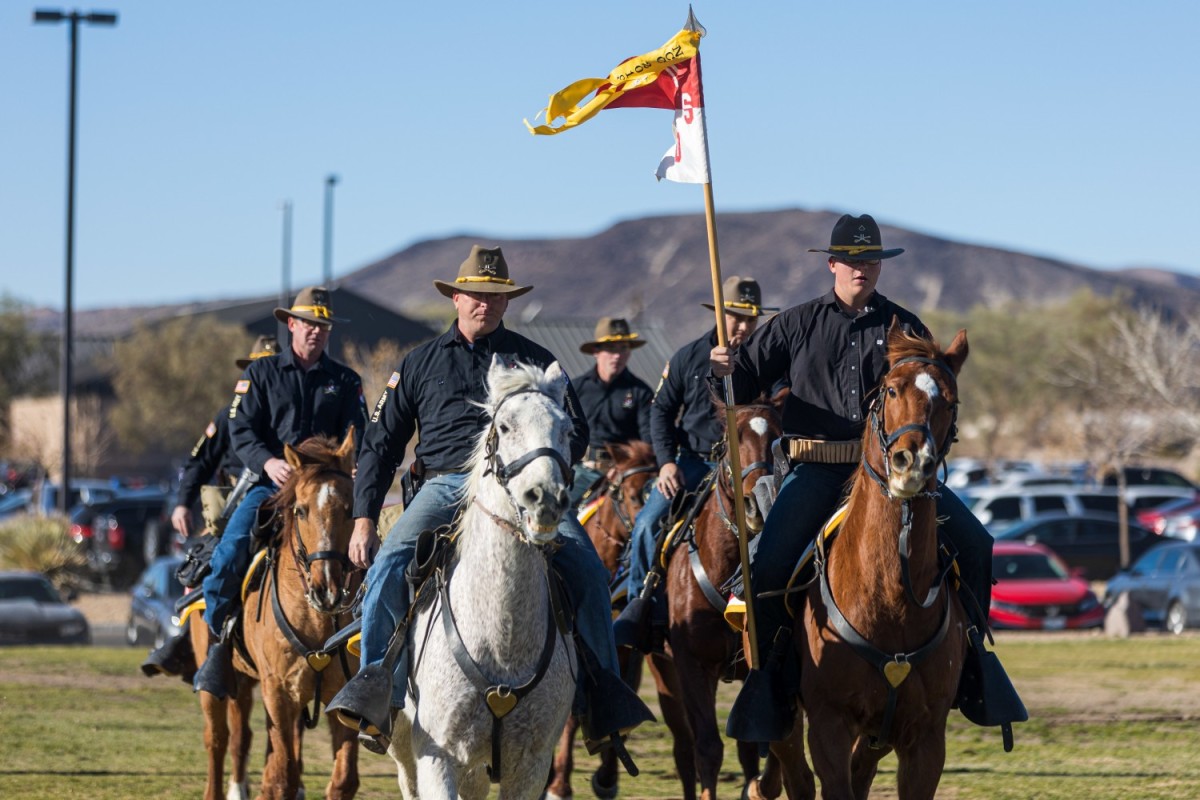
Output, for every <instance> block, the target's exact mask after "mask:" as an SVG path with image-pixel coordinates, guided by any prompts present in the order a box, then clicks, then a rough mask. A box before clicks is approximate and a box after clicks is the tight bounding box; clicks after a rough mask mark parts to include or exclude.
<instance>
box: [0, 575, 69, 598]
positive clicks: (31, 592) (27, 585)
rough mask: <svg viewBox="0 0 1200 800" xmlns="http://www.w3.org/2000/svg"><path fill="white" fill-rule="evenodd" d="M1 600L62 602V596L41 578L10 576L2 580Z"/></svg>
mask: <svg viewBox="0 0 1200 800" xmlns="http://www.w3.org/2000/svg"><path fill="white" fill-rule="evenodd" d="M0 600H33V601H34V602H37V603H61V602H62V598H61V597H59V596H58V593H57V592H55V591H54V587H53V586H51V585H50V584H49V583H47V582H46V581H44V580H41V579H40V578H9V579H7V580H3V581H0Z"/></svg>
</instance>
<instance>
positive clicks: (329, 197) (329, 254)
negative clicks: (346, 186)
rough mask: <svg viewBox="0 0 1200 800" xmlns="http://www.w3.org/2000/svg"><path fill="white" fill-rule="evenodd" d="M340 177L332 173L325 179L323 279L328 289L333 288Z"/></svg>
mask: <svg viewBox="0 0 1200 800" xmlns="http://www.w3.org/2000/svg"><path fill="white" fill-rule="evenodd" d="M337 183H338V176H337V175H334V174H333V173H330V174H329V175H327V176H326V177H325V250H324V259H323V260H322V262H321V264H322V267H323V268H322V270H321V277H322V279H323V284H324V286H325V287H326V288H330V289H332V288H333V187H334V186H337Z"/></svg>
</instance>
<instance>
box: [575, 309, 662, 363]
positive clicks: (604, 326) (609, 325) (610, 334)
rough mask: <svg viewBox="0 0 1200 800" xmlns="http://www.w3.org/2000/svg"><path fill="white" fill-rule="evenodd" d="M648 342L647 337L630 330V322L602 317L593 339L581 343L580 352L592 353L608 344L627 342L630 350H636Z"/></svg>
mask: <svg viewBox="0 0 1200 800" xmlns="http://www.w3.org/2000/svg"><path fill="white" fill-rule="evenodd" d="M645 343H646V340H645V339H642V338H641V337H639V336H638V335H637V334H636V333H632V332H630V330H629V323H628V322H626V321H625V320H623V319H621V318H619V317H601V318H600V321H599V322H597V323H596V332H595V333H593V334H592V341H590V342H584V343H583V344H581V345H579V352H581V353H587V354H588V355H591V354H592V353H594V352H596V351H597V350H599V349H600V347H601V346H602V345H606V344H627V345H629V349H630V350H636V349H638V348H639V347H641V346H642V345H644V344H645Z"/></svg>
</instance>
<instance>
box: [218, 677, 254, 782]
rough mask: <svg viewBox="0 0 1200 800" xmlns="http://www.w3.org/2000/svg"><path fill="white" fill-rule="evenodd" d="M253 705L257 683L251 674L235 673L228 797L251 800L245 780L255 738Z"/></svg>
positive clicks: (229, 716) (229, 718) (229, 707)
mask: <svg viewBox="0 0 1200 800" xmlns="http://www.w3.org/2000/svg"><path fill="white" fill-rule="evenodd" d="M253 706H254V683H253V681H251V680H250V678H248V677H246V676H245V675H243V674H241V673H240V672H239V673H237V674H236V677H235V679H234V692H233V697H231V698H229V699H228V700H227V701H226V715H225V716H226V720H227V721H228V724H229V731H230V737H229V748H230V759H231V764H230V770H229V771H230V775H229V790H228V791H227V792H226V794H225V798H226V800H248V798H249V797H250V786H249V783H248V782H247V781H246V764H247V762H248V760H249V758H250V742H251V741H252V740H253V738H254V734H253V732H252V731H251V730H250V713H251V711H252V710H253Z"/></svg>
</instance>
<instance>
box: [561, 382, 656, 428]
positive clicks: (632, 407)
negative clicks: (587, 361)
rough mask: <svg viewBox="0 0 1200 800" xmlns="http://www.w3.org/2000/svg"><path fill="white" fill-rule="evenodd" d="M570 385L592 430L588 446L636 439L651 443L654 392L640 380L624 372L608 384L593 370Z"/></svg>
mask: <svg viewBox="0 0 1200 800" xmlns="http://www.w3.org/2000/svg"><path fill="white" fill-rule="evenodd" d="M571 383H572V384H573V385H574V386H575V393H576V394H577V395H578V396H579V404H580V406H581V407H582V408H583V414H584V416H585V417H587V422H588V429H589V430H590V431H591V441H590V442H588V444H590V445H591V446H592V447H603V446H604V445H606V444H614V443H615V444H625V443H626V442H631V441H633V440H634V439H641V440H642V441H643V442H649V441H650V436H651V434H650V403H651V401H652V400H653V399H654V392H652V391H651V390H650V387H649V386H648V385H646V382H645V381H643V380H642V379H641V378H639V377H638V376H636V375H634V374H633V373H632V372H630V371H629V370H628V369H623V370H621V373H620V374H619V375H617V376H616V377H615V378H613V380H612V383H605V382H604V381H602V380H600V373H599V372H597V370H596V368H595V367H592V368H591V369H590V370H588V371H587V372H585V373H583V374H582V375H580V376H578V377H577V378H575V379H574V380H572V381H571Z"/></svg>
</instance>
